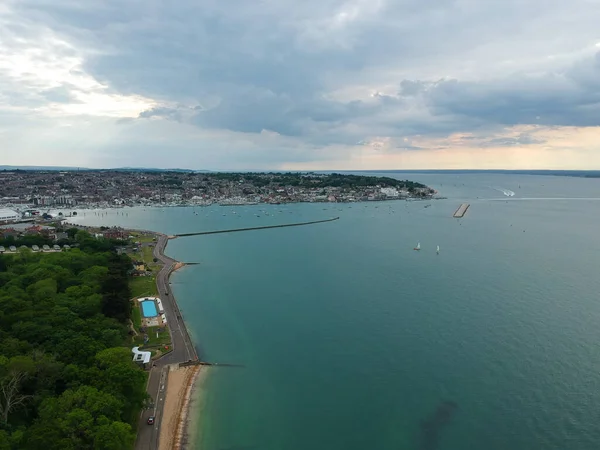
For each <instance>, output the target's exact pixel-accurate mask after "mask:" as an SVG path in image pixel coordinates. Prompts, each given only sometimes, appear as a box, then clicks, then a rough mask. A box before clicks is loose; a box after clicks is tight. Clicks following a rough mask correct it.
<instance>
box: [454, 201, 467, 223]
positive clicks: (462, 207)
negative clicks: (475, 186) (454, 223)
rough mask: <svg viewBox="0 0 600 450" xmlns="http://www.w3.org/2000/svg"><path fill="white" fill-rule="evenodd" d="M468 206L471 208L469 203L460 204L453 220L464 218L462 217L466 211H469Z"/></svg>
mask: <svg viewBox="0 0 600 450" xmlns="http://www.w3.org/2000/svg"><path fill="white" fill-rule="evenodd" d="M469 206H471V205H470V204H469V203H462V204H461V205H460V206H459V207H458V209H457V210H456V211H454V216H453V217H454V218H456V219H460V218H461V217H464V215H465V214H466V213H467V209H469Z"/></svg>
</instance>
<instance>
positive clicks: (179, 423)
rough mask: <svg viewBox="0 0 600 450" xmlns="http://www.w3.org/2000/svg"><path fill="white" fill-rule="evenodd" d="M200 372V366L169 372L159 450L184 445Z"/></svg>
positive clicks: (178, 447)
mask: <svg viewBox="0 0 600 450" xmlns="http://www.w3.org/2000/svg"><path fill="white" fill-rule="evenodd" d="M201 370H202V369H201V366H188V367H180V368H175V369H173V370H171V371H170V372H169V377H168V381H167V392H166V398H165V403H164V407H163V421H162V425H161V428H160V438H159V445H158V448H159V450H178V449H180V448H182V444H184V443H185V442H184V438H185V436H186V426H187V423H188V410H189V404H190V400H191V397H192V393H193V389H194V384H195V383H196V381H197V378H198V375H199V374H200V372H201Z"/></svg>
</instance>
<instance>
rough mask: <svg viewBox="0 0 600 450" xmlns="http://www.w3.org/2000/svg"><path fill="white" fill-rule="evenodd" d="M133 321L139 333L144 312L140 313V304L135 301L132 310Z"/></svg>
mask: <svg viewBox="0 0 600 450" xmlns="http://www.w3.org/2000/svg"><path fill="white" fill-rule="evenodd" d="M131 320H132V321H133V326H134V327H135V330H136V331H139V329H140V327H141V326H142V311H140V302H138V301H137V300H134V302H133V308H132V310H131Z"/></svg>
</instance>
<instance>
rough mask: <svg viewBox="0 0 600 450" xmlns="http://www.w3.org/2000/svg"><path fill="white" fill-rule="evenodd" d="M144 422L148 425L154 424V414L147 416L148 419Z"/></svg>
mask: <svg viewBox="0 0 600 450" xmlns="http://www.w3.org/2000/svg"><path fill="white" fill-rule="evenodd" d="M146 423H147V424H148V425H154V416H150V417H148V420H147V421H146Z"/></svg>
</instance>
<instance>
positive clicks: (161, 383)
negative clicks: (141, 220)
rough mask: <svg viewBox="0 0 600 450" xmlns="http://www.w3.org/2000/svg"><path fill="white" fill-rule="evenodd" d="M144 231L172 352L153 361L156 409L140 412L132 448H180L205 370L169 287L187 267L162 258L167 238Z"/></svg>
mask: <svg viewBox="0 0 600 450" xmlns="http://www.w3.org/2000/svg"><path fill="white" fill-rule="evenodd" d="M131 231H141V230H131ZM145 232H147V233H151V234H153V235H154V236H156V245H155V246H154V250H153V254H154V257H155V258H156V259H158V260H159V261H160V263H161V264H162V267H161V269H160V270H159V272H158V274H157V275H156V286H157V290H158V296H159V297H160V298H161V299H162V304H163V307H164V309H165V313H166V316H167V318H168V319H169V332H170V334H171V347H172V351H171V352H169V353H166V354H164V355H162V356H161V357H159V358H158V359H156V360H154V363H153V366H152V368H151V369H150V373H149V380H148V386H147V391H148V394H149V395H150V396H151V397H152V398H154V400H155V407H154V411H153V412H144V411H142V413H141V414H140V425H139V427H138V434H137V439H136V444H135V448H136V450H137V449H139V450H142V449H143V450H147V449H152V450H158V449H161V450H162V449H164V450H171V449H180V448H183V447H182V445H184V444H187V443H188V442H187V431H188V423H189V418H190V414H189V408H190V398H191V397H192V394H193V393H194V392H196V389H195V387H196V383H197V382H198V379H199V374H200V373H201V372H202V373H203V372H204V370H202V366H201V365H200V358H199V357H198V354H197V352H196V349H195V346H194V344H193V342H192V339H191V337H190V335H189V333H188V330H187V327H186V325H185V322H184V321H183V316H182V315H181V311H180V309H179V305H178V304H177V300H176V298H175V296H174V295H173V292H172V291H171V288H170V285H169V279H170V277H171V274H172V273H173V272H175V271H177V270H180V269H181V268H182V267H185V265H186V264H185V263H183V262H181V261H177V260H175V259H173V258H171V257H169V256H167V255H165V248H166V247H167V244H168V242H169V239H170V236H167V235H166V234H163V233H159V232H155V231H148V230H145ZM150 415H151V416H153V417H154V420H155V423H154V426H153V427H152V428H150V427H148V426H147V425H146V421H147V419H148V417H150Z"/></svg>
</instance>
